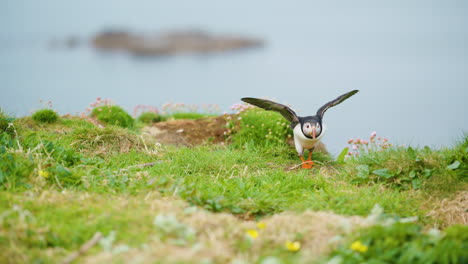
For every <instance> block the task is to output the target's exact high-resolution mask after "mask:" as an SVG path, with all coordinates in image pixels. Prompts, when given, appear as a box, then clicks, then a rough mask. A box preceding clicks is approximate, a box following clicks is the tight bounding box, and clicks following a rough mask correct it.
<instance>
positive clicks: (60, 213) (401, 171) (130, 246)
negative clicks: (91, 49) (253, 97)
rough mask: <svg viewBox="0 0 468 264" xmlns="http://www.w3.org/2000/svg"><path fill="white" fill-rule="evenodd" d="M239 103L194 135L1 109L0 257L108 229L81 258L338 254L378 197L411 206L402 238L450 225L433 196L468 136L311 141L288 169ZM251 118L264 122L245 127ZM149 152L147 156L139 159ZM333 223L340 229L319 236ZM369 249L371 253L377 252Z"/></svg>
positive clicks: (438, 196) (249, 258)
mask: <svg viewBox="0 0 468 264" xmlns="http://www.w3.org/2000/svg"><path fill="white" fill-rule="evenodd" d="M240 117H241V118H240V119H235V120H232V123H231V124H230V126H231V129H232V131H231V135H230V138H231V139H232V141H233V142H234V144H231V145H227V146H220V145H202V146H197V147H192V148H187V147H173V146H164V145H160V144H157V142H155V141H154V140H153V139H152V138H150V137H147V136H144V135H142V134H141V133H140V132H139V131H138V129H136V128H133V129H132V130H129V129H125V128H121V127H117V126H111V125H110V126H106V127H105V128H99V127H97V126H95V125H93V124H91V123H89V122H87V121H84V120H81V119H76V118H60V119H58V120H57V122H55V123H53V124H43V123H36V122H34V121H32V120H31V118H30V117H25V118H20V119H16V120H12V119H9V121H10V122H13V127H12V128H14V131H13V132H11V133H10V132H9V133H7V132H3V133H1V134H0V143H1V145H0V192H1V193H0V251H1V252H3V253H2V254H1V256H0V262H2V263H15V262H16V263H20V262H42V263H55V262H57V261H61V260H63V259H64V257H65V256H67V255H68V254H70V253H71V252H73V251H76V250H77V249H78V248H79V247H80V246H81V245H83V244H84V243H85V242H86V241H87V240H89V239H90V238H91V237H92V236H93V234H95V233H96V232H101V233H103V234H104V236H105V237H106V238H105V239H103V240H102V241H101V245H100V246H95V247H93V248H92V249H91V250H90V251H89V252H87V255H86V256H81V257H80V258H82V259H83V261H86V262H98V263H102V262H109V261H110V262H128V261H131V260H133V259H135V258H141V259H142V260H143V261H144V262H152V260H154V259H159V260H161V261H162V262H169V263H173V262H177V263H180V262H188V263H191V262H201V261H211V262H214V263H226V262H230V261H233V260H236V261H245V262H248V263H262V262H263V261H264V262H267V261H271V262H273V261H280V262H281V263H297V262H311V261H319V258H318V256H322V258H323V259H332V258H333V257H342V258H347V257H348V255H346V254H348V253H350V252H349V250H348V248H347V246H346V245H347V244H346V243H349V242H350V241H351V240H356V239H360V240H362V241H368V240H366V239H369V236H371V235H370V234H378V232H377V231H369V232H371V233H365V231H362V230H366V229H365V228H366V227H365V226H366V221H365V220H366V219H367V218H366V217H367V216H368V215H369V214H370V213H371V211H372V209H373V208H374V207H375V205H376V204H378V205H380V206H381V207H382V208H383V210H384V212H385V217H386V218H391V219H400V218H405V217H412V216H417V217H418V220H417V222H416V223H413V224H412V225H414V227H410V228H409V229H410V230H409V231H408V232H413V233H414V234H415V236H414V239H411V240H409V241H408V243H409V244H408V245H409V246H411V247H412V246H415V245H418V243H420V242H418V241H420V240H421V239H422V240H424V239H427V235H425V233H424V232H426V231H425V230H427V229H428V228H429V227H441V228H442V227H446V226H449V224H448V222H447V221H448V220H447V219H448V218H449V217H447V215H446V214H445V215H444V214H441V213H440V212H441V211H440V210H439V209H440V205H441V204H448V203H439V202H441V201H446V200H444V199H452V198H453V196H454V195H456V194H460V193H462V194H463V192H464V191H466V189H467V188H466V187H467V177H466V175H467V174H466V168H467V165H466V162H467V153H468V151H467V148H468V145H467V144H468V143H467V142H468V140H467V138H468V137H466V136H465V137H464V138H463V140H462V141H461V142H459V143H458V144H457V145H456V146H455V147H453V148H450V149H448V148H447V149H443V150H433V149H429V148H422V149H414V148H410V147H407V148H403V147H392V148H388V149H377V150H376V151H371V152H368V153H363V154H362V155H360V156H357V157H349V158H347V159H345V160H344V162H342V161H340V162H336V161H334V159H333V158H332V157H330V156H328V155H326V154H319V153H317V154H315V155H314V159H316V160H317V162H316V163H317V164H318V165H317V166H316V167H315V168H314V169H312V170H301V169H291V168H292V167H294V166H295V165H297V164H298V158H297V156H296V154H295V152H294V148H292V147H290V146H288V145H286V144H285V143H284V142H285V140H286V139H287V138H288V133H289V130H288V129H287V127H286V126H284V125H283V124H282V123H280V126H279V128H278V126H277V122H279V120H276V119H275V118H277V117H276V116H270V115H265V112H258V111H257V112H256V110H255V111H253V110H249V111H246V112H245V113H244V114H242V115H240ZM5 118H6V117H5ZM255 118H257V119H258V120H257V123H258V121H261V122H260V123H259V124H262V123H263V124H265V125H264V126H263V128H264V131H263V130H262V131H263V134H258V135H257V134H253V133H257V132H258V130H254V129H252V127H251V124H252V122H254V121H255ZM270 132H271V133H270ZM265 135H274V139H273V136H272V139H273V140H272V139H270V138H268V137H265ZM147 163H152V164H153V165H152V166H140V165H142V164H147ZM433 210H439V211H438V212H439V213H431V212H433ZM455 212H460V211H455ZM258 222H262V223H266V229H265V230H263V228H260V227H258V226H257V225H256V224H257V223H258ZM452 224H453V223H452V222H450V225H452ZM370 228H372V227H370ZM395 228H397V227H395ZM449 228H450V227H449ZM463 228H464V227H461V228H458V229H457V228H455V227H453V228H452V229H447V234H448V235H447V237H448V239H449V238H450V239H449V241H448V242H447V243H449V244H450V243H452V242H453V243H458V242H456V241H459V234H460V233H462V231H463V230H464V229H463ZM247 230H256V232H257V233H258V237H255V238H254V237H252V236H251V235H249V234H252V232H250V233H249V232H247ZM405 230H406V229H405ZM454 230H455V231H454ZM361 231H362V232H364V233H362V232H361ZM360 232H361V233H360ZM366 232H367V231H366ZM372 232H374V233H372ZM379 232H380V231H379ZM382 232H383V231H382ZM392 232H394V231H392V230H390V231H389V235H388V236H390V237H392V236H393V233H392ZM395 232H396V231H395ZM402 232H403V231H402ZM404 232H406V231H404ZM463 232H464V231H463ZM413 233H412V234H413ZM112 234H115V237H113V235H112ZM338 235H339V236H341V237H343V238H344V239H342V240H340V241H341V242H339V243H338V242H337V244H335V246H332V247H330V245H331V244H330V243H332V241H334V239H333V238H334V237H335V238H336V236H338ZM377 238H378V236H377ZM377 238H375V235H374V236H373V238H372V239H377ZM106 241H107V242H106ZM286 241H290V242H291V243H293V242H297V244H295V245H300V246H299V248H298V249H297V250H298V251H297V252H296V251H294V250H292V249H291V247H289V249H288V248H287V247H285V243H286ZM454 241H455V242H454ZM106 243H107V244H106ZM376 243H377V242H376ZM378 243H380V242H378ZM382 243H384V244H385V241H384V242H382ZM444 243H445V242H444ZM332 244H333V243H332ZM369 245H370V244H369ZM369 245H367V246H369ZM444 245H445V244H444ZM457 245H458V244H457ZM436 246H437V245H436ZM461 246H462V247H466V243H465V242H463V243H462V244H461ZM392 248H394V249H395V250H396V247H390V248H385V247H383V249H385V250H391V249H392ZM152 249H157V250H152ZM332 249H333V250H332ZM383 249H382V250H383ZM376 250H377V249H376ZM398 250H402V249H401V248H400V249H398ZM369 252H370V253H368V258H366V259H367V260H369V261H370V260H375V259H377V258H378V256H379V254H380V253H379V252H378V251H375V252H374V251H369ZM372 252H373V253H372ZM402 252H403V251H402ZM404 252H406V251H404ZM421 252H422V253H421V254H423V255H424V254H426V253H427V252H426V251H424V250H423V251H421ZM457 252H458V251H457ZM351 253H352V252H351ZM351 253H350V254H351ZM353 254H354V253H353ZM402 254H403V253H402ZM454 254H455V256H461V255H460V254H459V253H454ZM351 255H352V254H351ZM175 256H179V257H175ZM392 258H393V259H395V258H396V257H395V256H393V257H392ZM441 263H444V262H443V261H442V262H441ZM447 263H457V262H456V261H452V262H450V261H448V262H447Z"/></svg>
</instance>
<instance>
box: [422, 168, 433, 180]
mask: <svg viewBox="0 0 468 264" xmlns="http://www.w3.org/2000/svg"><path fill="white" fill-rule="evenodd" d="M431 175H432V170H430V169H424V177H426V178H429V177H431Z"/></svg>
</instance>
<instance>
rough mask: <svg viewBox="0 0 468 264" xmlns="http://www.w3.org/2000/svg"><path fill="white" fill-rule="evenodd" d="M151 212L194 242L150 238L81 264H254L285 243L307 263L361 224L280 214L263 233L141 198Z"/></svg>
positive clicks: (252, 225) (228, 218) (174, 203)
mask: <svg viewBox="0 0 468 264" xmlns="http://www.w3.org/2000/svg"><path fill="white" fill-rule="evenodd" d="M145 202H146V203H147V204H148V205H149V206H150V208H151V211H154V212H155V214H156V212H157V213H158V214H173V215H175V216H176V217H177V219H178V220H179V221H180V222H182V223H184V224H185V225H187V226H190V227H191V228H193V229H194V230H195V231H196V239H195V241H194V242H193V243H189V244H187V245H183V246H181V245H175V244H171V243H168V242H167V241H161V240H160V239H158V238H157V234H156V233H155V235H154V239H152V241H149V242H148V243H147V244H146V245H144V246H141V247H138V248H132V249H130V250H129V251H126V252H123V253H119V254H115V253H111V252H106V251H103V252H101V253H98V254H96V255H93V256H89V257H87V258H86V259H85V262H86V263H113V262H117V263H119V262H123V263H128V262H133V263H154V261H155V260H157V261H161V262H163V263H185V262H188V263H200V262H202V261H211V262H214V263H230V262H232V261H235V260H239V261H246V262H247V263H251V262H255V261H257V260H259V259H260V258H261V257H264V256H265V254H268V252H272V250H273V251H274V250H276V251H278V250H279V251H284V254H295V253H290V252H287V251H286V250H285V249H284V243H285V242H286V241H287V240H291V241H294V240H298V241H300V242H301V245H302V246H301V250H300V252H299V253H297V254H298V257H299V261H300V262H302V263H310V262H311V261H314V260H317V258H318V257H319V256H322V255H323V254H326V253H327V252H328V251H329V250H330V249H331V245H332V244H330V241H332V240H333V238H335V237H336V236H338V235H342V234H345V233H347V232H350V231H351V230H353V229H354V228H356V227H359V226H361V225H362V224H363V222H364V219H363V218H361V217H345V216H340V215H336V214H333V213H329V212H311V211H306V212H303V213H294V212H284V213H280V214H277V215H274V216H271V217H268V218H265V219H263V220H262V222H263V223H265V226H266V227H265V228H264V229H259V228H258V227H257V223H256V222H255V221H243V220H241V219H239V218H237V217H235V216H233V215H231V214H227V213H217V214H216V213H211V212H208V211H205V210H202V209H197V210H195V211H193V212H190V213H187V210H186V208H188V205H187V204H186V203H185V202H183V201H180V200H177V199H174V200H172V199H171V200H166V198H162V197H160V196H159V195H158V194H157V193H150V194H148V195H147V197H146V198H145ZM248 229H256V230H258V233H259V236H258V238H256V239H253V240H252V243H251V244H249V243H247V244H245V243H246V241H248V240H247V238H246V230H248Z"/></svg>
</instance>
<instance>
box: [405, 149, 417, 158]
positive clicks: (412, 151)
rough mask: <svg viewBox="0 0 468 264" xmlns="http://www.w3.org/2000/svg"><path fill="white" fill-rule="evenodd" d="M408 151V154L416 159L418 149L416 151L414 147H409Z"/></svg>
mask: <svg viewBox="0 0 468 264" xmlns="http://www.w3.org/2000/svg"><path fill="white" fill-rule="evenodd" d="M406 152H408V155H409V156H410V157H411V158H412V159H416V151H415V150H414V149H413V148H412V147H408V149H407V150H406Z"/></svg>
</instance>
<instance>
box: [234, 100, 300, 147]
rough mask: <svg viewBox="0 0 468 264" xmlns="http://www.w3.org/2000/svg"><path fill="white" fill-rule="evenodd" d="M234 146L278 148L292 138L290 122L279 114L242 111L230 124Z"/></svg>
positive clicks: (262, 111) (254, 110)
mask: <svg viewBox="0 0 468 264" xmlns="http://www.w3.org/2000/svg"><path fill="white" fill-rule="evenodd" d="M229 128H230V130H231V139H232V142H233V143H234V145H236V146H244V145H245V144H253V145H257V146H270V145H273V146H277V145H284V144H286V140H287V139H288V138H289V137H291V136H292V130H291V128H290V127H289V123H288V121H286V120H285V119H284V117H282V116H281V115H280V114H279V113H276V112H272V111H265V110H263V109H259V108H251V109H247V110H245V111H241V112H240V113H239V114H238V117H236V118H234V120H232V119H231V122H230V123H229Z"/></svg>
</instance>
